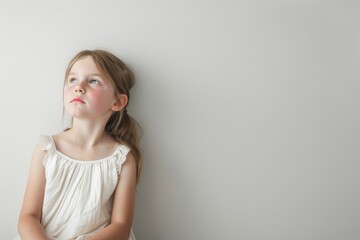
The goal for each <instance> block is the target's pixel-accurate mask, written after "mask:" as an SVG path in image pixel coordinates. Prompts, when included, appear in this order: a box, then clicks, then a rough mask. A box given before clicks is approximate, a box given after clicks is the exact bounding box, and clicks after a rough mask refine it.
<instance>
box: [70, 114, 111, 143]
mask: <svg viewBox="0 0 360 240" xmlns="http://www.w3.org/2000/svg"><path fill="white" fill-rule="evenodd" d="M67 132H68V134H69V137H70V138H72V139H73V140H74V141H76V142H78V143H82V145H83V147H84V148H91V147H94V146H96V145H97V144H98V143H99V142H102V141H103V140H104V139H106V138H108V137H109V134H107V133H106V131H105V124H99V123H98V122H91V121H85V120H81V119H73V124H72V128H71V129H69V130H68V131H67Z"/></svg>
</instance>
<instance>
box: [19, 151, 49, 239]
mask: <svg viewBox="0 0 360 240" xmlns="http://www.w3.org/2000/svg"><path fill="white" fill-rule="evenodd" d="M45 155H46V152H45V151H42V150H41V149H40V146H39V144H37V145H36V147H35V149H34V152H33V155H32V159H31V163H30V171H29V178H28V182H27V186H26V190H25V196H24V201H23V205H22V208H21V211H20V217H19V222H18V230H19V233H20V237H21V239H22V240H27V239H36V240H43V239H47V238H46V235H45V232H44V229H43V227H42V226H41V223H40V219H41V209H42V204H43V197H44V189H45V171H44V167H43V159H44V157H45Z"/></svg>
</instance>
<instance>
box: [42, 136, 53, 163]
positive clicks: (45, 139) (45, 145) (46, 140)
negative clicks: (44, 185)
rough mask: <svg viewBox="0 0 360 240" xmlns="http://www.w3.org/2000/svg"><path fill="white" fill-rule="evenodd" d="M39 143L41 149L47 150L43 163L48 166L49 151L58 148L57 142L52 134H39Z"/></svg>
mask: <svg viewBox="0 0 360 240" xmlns="http://www.w3.org/2000/svg"><path fill="white" fill-rule="evenodd" d="M39 145H40V148H41V150H43V151H47V154H46V156H45V157H44V160H43V165H44V166H46V163H47V158H48V155H49V153H51V152H53V151H54V150H55V149H56V148H55V143H54V140H53V139H52V137H51V136H50V135H40V136H39Z"/></svg>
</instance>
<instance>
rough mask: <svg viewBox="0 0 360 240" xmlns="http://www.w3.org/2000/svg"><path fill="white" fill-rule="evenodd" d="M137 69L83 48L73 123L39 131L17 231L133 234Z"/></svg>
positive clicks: (73, 76) (73, 72)
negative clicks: (132, 101) (132, 108)
mask: <svg viewBox="0 0 360 240" xmlns="http://www.w3.org/2000/svg"><path fill="white" fill-rule="evenodd" d="M133 85H134V76H133V73H132V72H131V71H130V69H129V68H128V67H127V66H126V65H125V64H124V63H123V62H122V61H121V60H120V59H118V58H117V57H115V56H114V55H113V54H111V53H109V52H106V51H103V50H94V51H89V50H86V51H82V52H80V53H78V54H77V55H76V56H75V57H74V58H73V59H72V61H71V62H70V63H69V66H68V68H67V70H66V74H65V83H64V109H65V111H66V112H67V113H69V114H70V115H71V116H72V126H71V127H70V128H68V129H67V130H65V131H64V132H62V133H60V134H58V135H54V136H40V140H39V143H38V144H37V145H36V147H35V149H34V152H33V156H32V160H31V164H30V172H29V179H28V183H27V187H26V191H25V197H24V201H23V206H22V209H21V212H20V217H19V222H18V229H19V233H20V237H21V239H22V240H26V239H36V240H41V239H61V240H64V239H75V240H82V239H91V240H96V239H112V240H113V239H126V240H128V239H131V240H134V239H135V238H134V236H133V234H132V231H131V224H132V219H133V213H134V205H135V188H136V184H137V182H138V180H139V175H140V169H141V161H140V151H139V143H138V128H137V125H136V122H135V120H134V119H133V118H132V117H130V116H129V114H128V113H127V111H126V106H127V105H128V103H129V98H130V95H129V90H130V89H131V88H132V86H133ZM20 237H18V239H20Z"/></svg>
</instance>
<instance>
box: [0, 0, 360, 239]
mask: <svg viewBox="0 0 360 240" xmlns="http://www.w3.org/2000/svg"><path fill="white" fill-rule="evenodd" d="M359 7H360V3H359V2H358V1H316V0H311V1H310V0H287V1H285V0H273V1H266V0H262V1H261V0H260V1H251V0H246V1H230V0H227V1H224V0H222V1H220V0H219V1H202V0H195V1H194V0H193V1H190V0H189V1H182V0H174V1H165V0H164V1H144V0H139V1H136V0H133V1H115V0H109V1H93V0H90V1H89V0H87V1H85V0H83V1H57V2H56V1H45V0H44V1H39V0H34V1H21V2H20V1H1V2H0V31H1V38H0V53H1V54H0V66H1V83H2V85H1V94H0V109H1V118H0V121H1V124H0V127H1V134H0V141H1V145H0V151H1V154H2V160H1V161H0V171H1V175H0V189H1V205H0V215H1V220H0V221H1V233H0V237H1V239H12V238H13V237H14V236H15V235H16V224H17V217H18V213H19V210H20V206H21V201H22V196H23V192H24V188H25V184H26V179H27V173H28V166H29V160H30V157H31V152H32V149H33V147H34V145H35V143H36V142H37V136H38V135H39V134H42V133H51V134H54V133H56V132H58V131H60V130H61V129H62V123H61V112H62V81H63V75H64V71H65V68H66V65H67V63H68V61H69V60H70V58H71V57H72V56H73V55H74V54H75V53H77V52H78V51H80V50H82V49H87V48H90V49H94V48H104V49H107V50H110V51H112V52H114V53H115V54H117V55H118V56H120V57H121V58H122V59H123V60H124V61H125V62H127V63H128V64H129V65H130V66H131V67H132V68H133V69H134V70H135V72H136V74H137V79H138V82H137V85H136V87H135V89H134V90H133V92H132V99H131V104H130V110H129V113H130V114H132V115H133V116H134V117H135V118H137V119H138V121H139V122H140V124H141V125H142V127H143V137H142V150H143V153H144V171H143V176H142V180H141V183H140V185H139V186H138V194H137V209H136V215H135V220H134V230H135V233H136V236H137V238H138V239H140V240H184V239H209V240H210V239H211V240H212V239H244V240H253V239H254V240H257V239H266V240H269V239H270V240H272V239H274V240H281V239H284V240H289V239H294V240H296V239H299V240H303V239H314V240H315V239H316V240H318V239H324V240H325V239H326V240H331V239H334V240H335V239H354V240H355V239H360V228H359V222H360V205H359V202H360V201H359V200H360V194H359V180H360V175H359V170H360V163H359V156H360V151H359V147H358V144H359V130H360V129H359V120H360V114H359V109H360V106H359V103H360V101H359V100H360V97H359V88H360V82H359V70H360V67H359V60H360V59H359V56H360V48H359V40H360V39H359V37H360V29H359V22H360V15H359Z"/></svg>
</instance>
